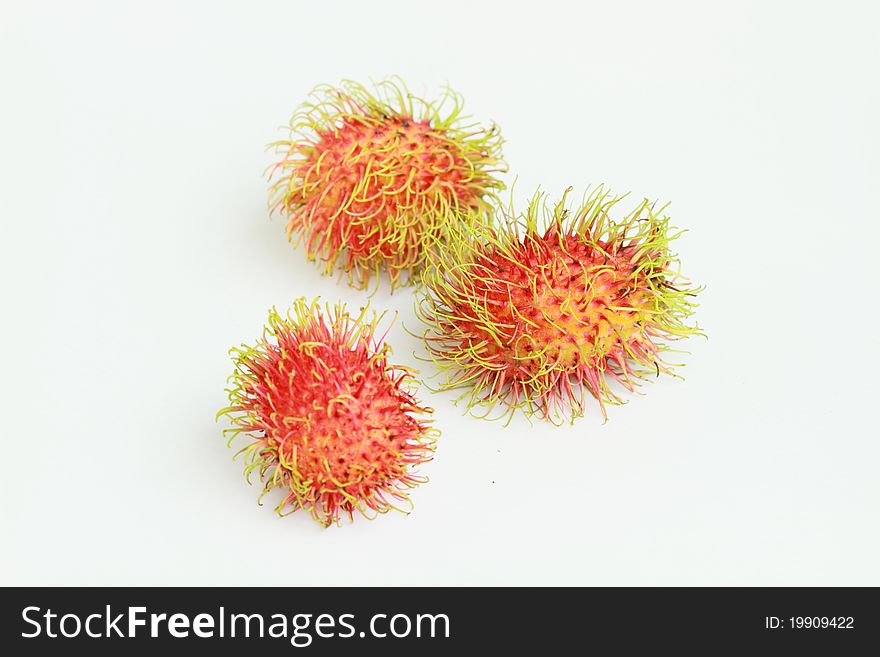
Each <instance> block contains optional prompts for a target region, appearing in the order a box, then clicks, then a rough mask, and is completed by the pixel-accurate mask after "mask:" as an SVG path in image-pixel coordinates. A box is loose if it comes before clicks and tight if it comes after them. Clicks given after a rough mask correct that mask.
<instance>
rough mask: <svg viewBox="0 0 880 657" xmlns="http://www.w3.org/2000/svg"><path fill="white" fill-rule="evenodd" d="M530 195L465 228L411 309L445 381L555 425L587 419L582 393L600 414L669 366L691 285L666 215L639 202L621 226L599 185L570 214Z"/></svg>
mask: <svg viewBox="0 0 880 657" xmlns="http://www.w3.org/2000/svg"><path fill="white" fill-rule="evenodd" d="M570 191H571V190H568V191H566V193H565V195H563V197H562V200H561V201H560V202H559V203H558V204H556V205H555V206H554V207H552V208H550V207H548V206H547V204H546V202H545V200H544V198H543V197H542V196H540V195H536V196H535V197H534V198H533V199H532V200H531V202H530V203H529V206H528V208H527V209H526V211H525V213H523V214H522V215H520V216H518V217H515V216H512V213H509V214H508V216H507V217H506V218H505V219H504V220H503V221H502V222H500V225H499V226H497V227H482V226H476V227H467V226H465V227H464V228H463V229H462V230H461V231H460V232H459V235H458V237H457V238H456V239H454V240H453V241H452V242H451V244H450V248H449V249H447V250H444V251H442V252H439V253H438V254H437V256H435V257H433V258H432V263H431V265H430V266H429V267H428V268H427V269H426V270H425V274H424V282H425V292H424V297H423V298H422V299H421V302H420V303H419V306H418V309H417V310H418V312H419V314H420V315H421V317H422V319H424V320H425V321H426V322H427V323H428V324H429V326H430V327H431V328H429V329H428V330H427V331H426V332H425V339H426V341H427V344H428V348H429V352H430V353H431V356H432V359H433V360H434V361H435V363H437V364H438V365H439V366H440V368H441V370H443V371H445V373H446V377H445V380H444V381H443V382H442V384H441V387H442V388H459V387H464V388H467V390H466V391H465V393H464V394H463V395H462V397H461V398H460V399H467V400H468V408H469V409H474V408H475V407H482V408H484V409H485V414H486V415H489V414H490V413H491V411H492V408H493V407H494V406H495V405H496V404H498V403H500V404H501V405H502V407H503V408H504V409H505V412H507V411H508V410H509V412H510V413H511V415H512V413H513V409H515V408H517V407H519V408H522V409H523V410H524V411H525V412H526V414H527V415H533V414H534V415H537V416H538V417H542V418H544V419H548V420H551V421H558V420H561V419H564V418H566V417H567V418H568V419H570V420H574V418H576V417H579V416H581V415H583V413H584V408H585V406H584V402H585V400H586V396H587V395H591V396H593V397H595V398H596V399H597V400H598V402H599V405H600V407H601V410H602V413H603V415H604V414H605V404H606V403H620V402H621V399H620V398H619V397H618V396H617V395H616V394H615V393H614V392H613V391H612V389H611V387H610V386H609V383H610V382H611V381H617V382H619V383H620V384H622V386H623V388H625V389H628V390H633V389H634V388H635V386H637V385H638V382H639V380H641V379H644V378H646V377H647V376H648V375H649V374H652V375H659V374H660V372H668V373H672V366H671V365H670V364H668V363H666V362H664V361H663V360H662V359H661V357H660V353H661V352H662V351H664V350H666V349H667V348H668V347H667V345H666V342H665V341H667V340H669V339H675V338H679V337H683V336H687V335H691V334H694V333H698V332H699V329H698V328H697V327H695V326H694V327H692V326H688V325H687V324H685V319H686V318H687V317H688V316H689V315H690V314H691V313H692V312H693V308H694V305H695V304H694V303H693V302H692V300H691V297H692V296H693V295H694V293H695V292H696V291H695V290H692V289H689V288H688V286H687V281H685V280H684V279H682V278H681V277H680V276H679V274H678V272H677V260H676V259H675V256H674V254H672V253H670V250H669V242H670V241H671V240H672V239H674V238H675V237H677V236H678V234H674V235H670V233H669V226H668V219H667V218H666V217H665V216H661V214H660V213H662V210H661V211H660V212H655V211H654V209H653V206H652V205H651V204H649V203H648V202H647V201H644V202H642V203H641V204H640V205H639V206H638V207H637V208H636V209H635V210H633V211H632V212H630V213H629V214H628V215H626V216H625V217H623V218H622V219H621V220H620V221H613V220H612V219H611V218H610V216H609V213H610V212H611V211H612V209H614V206H615V205H616V204H617V203H618V202H619V201H620V198H619V197H612V196H611V195H610V194H609V193H608V192H605V191H603V190H602V189H601V188H599V189H598V190H596V191H595V192H594V193H592V194H591V195H590V196H588V197H587V198H586V199H585V200H584V202H583V204H582V205H581V206H580V207H578V208H577V209H575V210H574V211H573V212H572V211H570V210H569V209H568V207H567V203H566V196H567V195H568V193H569V192H570Z"/></svg>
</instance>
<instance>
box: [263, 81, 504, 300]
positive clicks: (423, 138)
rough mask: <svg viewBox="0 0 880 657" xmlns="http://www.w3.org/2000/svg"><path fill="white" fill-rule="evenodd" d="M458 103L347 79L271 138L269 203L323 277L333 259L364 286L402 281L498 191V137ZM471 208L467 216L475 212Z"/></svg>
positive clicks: (452, 96) (323, 91)
mask: <svg viewBox="0 0 880 657" xmlns="http://www.w3.org/2000/svg"><path fill="white" fill-rule="evenodd" d="M462 109H463V105H462V99H461V96H459V95H458V94H456V93H454V92H453V91H451V90H449V89H447V90H446V92H445V93H444V94H443V95H442V97H441V98H439V99H438V100H436V101H427V100H422V99H420V98H416V97H415V96H413V95H412V94H411V93H410V92H409V90H408V89H407V88H406V86H405V85H404V84H403V82H402V81H401V80H399V79H398V78H391V79H388V80H385V81H383V82H380V83H378V84H376V85H375V93H371V92H370V91H368V90H367V89H366V88H365V87H363V86H361V85H359V84H356V83H354V82H348V81H346V82H343V83H342V84H341V87H339V88H335V87H331V86H326V85H322V86H319V87H317V88H315V90H314V91H313V92H312V101H311V102H308V103H305V104H304V105H303V106H302V107H301V108H300V109H299V110H298V111H297V112H296V113H295V114H294V116H293V118H292V119H291V121H290V136H289V139H287V140H283V141H278V142H275V143H274V144H271V145H270V146H274V147H275V149H276V152H277V153H278V155H279V158H280V159H279V161H278V162H277V163H276V164H275V165H274V167H272V177H277V179H276V180H275V182H274V184H273V185H272V187H271V192H270V205H271V206H272V209H273V211H278V212H280V213H282V214H283V215H285V216H286V217H287V234H288V238H289V239H290V240H291V241H292V242H295V243H298V242H299V241H300V240H303V239H304V240H305V251H306V255H307V257H308V258H309V260H318V259H320V260H321V261H322V262H323V263H324V273H325V274H329V273H331V272H332V271H333V269H334V268H335V266H336V264H337V261H340V262H341V265H342V268H343V270H344V271H345V272H346V273H347V274H348V279H349V283H350V284H351V285H352V286H354V287H359V288H364V287H366V286H367V285H368V283H369V280H370V277H371V276H372V275H375V274H378V273H379V272H380V271H385V272H387V273H388V276H389V278H390V283H391V288H392V290H393V289H394V288H395V287H396V286H398V285H400V284H403V283H406V282H409V281H410V280H411V279H412V276H413V274H415V273H416V272H418V270H419V268H420V267H421V266H422V264H423V263H424V260H425V257H426V251H427V250H430V249H434V248H436V246H437V244H438V243H440V242H442V241H443V238H444V235H445V232H446V230H447V228H448V227H449V225H450V224H453V223H455V222H456V221H457V220H459V219H460V218H461V217H462V216H463V215H468V216H470V217H474V216H476V217H478V218H479V217H480V216H481V213H480V212H479V211H481V210H485V208H486V207H487V200H488V199H491V198H492V197H493V195H494V194H495V191H496V190H498V189H501V188H502V187H503V185H502V183H501V182H500V181H499V180H498V179H497V178H496V177H495V174H497V173H498V172H501V171H504V170H505V165H504V162H503V160H502V159H501V155H500V152H501V136H500V133H499V131H498V129H497V127H496V126H495V125H492V126H491V127H489V128H484V127H483V126H481V125H479V124H477V123H474V122H473V121H471V120H469V119H468V118H467V117H465V116H463V115H462ZM474 211H477V212H476V214H475V212H474Z"/></svg>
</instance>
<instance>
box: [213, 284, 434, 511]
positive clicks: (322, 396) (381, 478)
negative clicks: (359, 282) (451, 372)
mask: <svg viewBox="0 0 880 657" xmlns="http://www.w3.org/2000/svg"><path fill="white" fill-rule="evenodd" d="M367 312H368V310H367V308H364V309H363V310H362V312H361V314H360V316H358V317H352V316H351V315H350V314H349V313H348V312H346V310H345V306H344V305H343V304H339V305H337V306H335V307H334V308H332V309H331V308H330V307H329V306H327V307H326V309H325V310H324V311H322V310H321V308H320V306H319V305H318V300H317V299H316V300H315V301H313V302H312V303H311V304H309V303H307V302H306V300H305V299H304V298H300V299H298V300H296V301H295V302H294V304H293V311H292V313H288V315H287V316H286V317H284V316H282V315H280V314H279V313H278V312H277V311H276V310H274V309H273V310H272V311H271V312H270V313H269V326H268V327H267V328H266V329H265V331H264V334H263V338H262V339H261V340H260V341H259V342H258V343H257V344H256V346H253V347H249V346H246V345H245V346H242V347H241V348H236V349H233V350H232V351H231V352H230V353H231V355H232V356H233V360H234V362H235V372H234V374H233V375H232V376H231V377H230V384H231V387H230V389H229V390H227V392H228V393H229V404H230V405H229V406H228V407H227V408H224V409H223V410H221V411H220V413H219V414H218V417H219V416H221V415H226V416H228V417H229V418H230V420H231V423H232V425H233V427H232V428H230V429H227V430H226V434H227V435H228V436H229V442H230V444H231V443H232V441H233V440H234V439H235V438H236V437H237V436H240V435H243V436H246V437H247V438H248V439H249V440H250V443H249V444H248V445H246V446H245V447H244V448H243V449H241V450H240V451H239V452H238V454H242V453H243V454H244V455H245V473H246V475H247V477H248V481H250V476H251V474H252V473H253V472H254V471H257V472H258V473H259V475H260V478H261V479H262V480H263V482H264V483H265V487H264V490H263V494H261V495H260V498H261V499H262V497H263V495H265V494H266V493H268V492H269V491H271V490H273V489H276V488H278V489H281V490H282V492H283V494H284V497H283V499H282V500H281V502H280V503H279V504H278V506H277V507H276V511H277V512H278V513H279V515H286V513H285V511H286V510H289V512H291V513H292V512H293V511H296V510H298V509H305V510H308V511H310V512H311V515H312V517H313V518H314V519H315V520H318V521H320V522H322V523H323V524H324V525H329V524H331V523H333V522H337V523H338V522H339V520H340V516H341V515H342V514H346V515H348V516H349V517H353V515H354V512H355V511H358V512H360V513H362V514H363V515H365V516H368V517H370V516H373V515H375V514H379V513H385V512H387V511H389V510H391V509H398V510H400V509H399V508H398V507H397V506H396V504H397V503H400V502H408V501H409V497H408V494H407V492H406V491H407V490H408V489H410V488H412V487H414V486H416V485H417V484H419V483H422V482H424V481H425V480H424V478H422V477H419V476H417V475H416V474H415V473H414V472H413V468H414V467H415V466H417V465H418V464H420V463H424V462H426V461H428V460H430V458H431V454H432V452H433V449H434V440H435V435H436V431H435V430H433V429H431V428H430V422H431V421H430V419H425V418H424V417H423V416H427V415H430V414H431V413H432V412H433V411H432V409H430V408H426V407H424V406H421V405H420V404H419V403H418V401H417V400H416V398H415V397H414V391H413V385H412V384H413V378H412V371H411V370H409V369H407V368H405V367H401V366H397V365H390V364H389V363H388V361H387V355H388V353H389V349H388V347H387V345H385V344H384V343H383V339H384V336H383V337H381V338H376V335H375V332H376V327H377V323H378V322H379V321H380V320H381V316H380V317H377V316H376V315H375V313H374V314H373V316H372V318H371V319H370V320H369V321H368V320H367V319H366V315H367ZM238 454H236V456H237V455H238Z"/></svg>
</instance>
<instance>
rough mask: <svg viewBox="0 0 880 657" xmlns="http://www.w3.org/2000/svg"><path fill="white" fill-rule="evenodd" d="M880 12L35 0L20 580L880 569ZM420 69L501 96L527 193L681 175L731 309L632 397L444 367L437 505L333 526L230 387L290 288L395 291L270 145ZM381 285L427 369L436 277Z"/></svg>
mask: <svg viewBox="0 0 880 657" xmlns="http://www.w3.org/2000/svg"><path fill="white" fill-rule="evenodd" d="M126 5H127V6H126ZM875 7H876V5H875V3H870V2H863V3H855V2H851V3H846V2H843V3H841V2H829V3H810V2H792V3H782V2H770V3H768V2H744V1H738V2H731V3H727V4H720V3H704V2H692V3H682V2H674V3H669V2H662V3H656V2H643V3H626V2H621V3H611V2H601V3H571V4H562V3H554V2H547V1H542V2H539V3H523V4H522V5H517V4H516V3H513V2H495V3H488V2H480V3H478V2H472V1H470V2H453V1H449V0H445V1H444V2H440V3H438V2H432V3H414V2H364V3H348V4H343V3H331V2H308V3H305V2H302V3H295V2H289V1H285V2H277V3H257V2H241V3H221V2H210V3H203V4H200V3H192V2H190V3H180V2H173V3H171V2H168V3H166V2H149V3H146V2H145V3H141V4H140V5H136V4H134V3H116V2H107V3H100V4H96V3H91V2H77V3H62V2H58V3H52V4H48V3H24V2H14V3H13V2H4V7H3V19H2V21H0V67H2V77H0V80H2V97H0V116H2V121H0V185H2V194H0V217H2V221H3V238H2V250H3V253H2V261H0V266H2V280H3V306H2V308H3V321H2V323H0V332H2V349H3V358H2V378H0V386H2V391H0V393H2V399H3V421H2V437H3V452H2V453H3V461H4V467H3V474H2V477H0V486H2V488H0V494H2V498H0V499H2V527H3V530H2V533H3V539H2V542H0V578H2V583H3V584H116V585H135V584H148V585H149V584H216V585H221V584H262V585H304V584H313V585H322V584H328V585H329V584H481V585H482V584H499V585H509V584H510V585H512V584H771V585H775V584H798V585H806V584H839V585H858V584H873V585H878V584H880V564H878V556H877V555H878V554H880V528H878V521H880V514H878V506H880V505H878V500H880V484H878V458H880V441H878V433H880V432H878V430H877V426H876V418H877V404H878V402H877V393H878V386H877V378H876V372H877V368H878V365H880V362H878V356H877V348H878V311H877V305H878V300H877V299H878V295H877V291H876V277H877V271H878V265H877V255H876V254H877V251H878V248H880V231H878V216H877V203H876V193H877V183H878V181H880V158H878V146H880V143H878V128H877V119H878V116H880V94H878V82H877V80H878V78H877V67H878V62H880V52H878V45H877V44H878V40H877V38H876V33H875V31H876V25H877V21H878V19H880V16H878V10H877V9H876V8H875ZM392 73H399V74H401V75H403V76H404V78H405V79H406V80H407V81H408V83H409V84H410V86H411V87H412V89H413V90H414V91H416V92H418V93H424V94H427V95H430V94H431V93H433V92H435V91H436V90H438V89H439V87H440V85H442V84H443V83H445V82H447V81H448V82H449V83H450V84H451V85H452V86H453V87H454V88H455V89H457V90H458V91H460V92H461V93H462V94H463V95H464V97H465V99H466V108H467V109H468V110H469V112H470V113H472V114H474V115H475V116H476V117H478V118H479V119H480V120H483V121H488V120H495V121H497V122H498V123H499V125H500V126H501V128H502V131H503V133H504V135H505V136H506V138H507V144H506V147H505V154H506V157H507V159H508V161H509V163H510V167H511V175H510V176H508V178H507V180H508V182H512V181H513V177H514V174H516V175H517V176H518V183H517V186H516V192H515V198H516V199H518V200H520V201H521V200H523V199H525V198H526V197H528V196H530V195H531V193H532V192H533V191H534V189H535V188H536V187H537V186H539V185H540V186H541V187H542V189H544V190H546V191H548V192H550V193H551V194H553V195H557V194H558V193H559V192H561V190H562V189H563V188H564V187H566V186H568V185H574V186H575V188H576V192H577V195H580V193H581V192H582V191H583V190H584V188H585V187H586V185H588V184H591V183H593V184H595V183H599V182H605V183H607V184H608V185H610V186H611V187H612V188H613V189H615V190H618V191H627V190H631V191H632V192H633V193H634V194H635V195H636V197H642V196H646V197H649V198H652V199H655V198H656V199H659V200H662V201H671V202H672V205H671V206H670V208H669V213H670V215H671V216H672V218H673V222H674V223H675V224H677V225H679V226H682V227H685V228H688V229H689V231H690V232H688V233H687V234H686V235H685V236H684V237H683V238H682V239H681V240H680V241H679V242H678V243H677V250H678V252H679V253H680V255H681V259H682V262H683V265H684V269H685V271H686V273H688V274H689V275H690V276H691V278H693V279H694V280H695V281H696V282H698V283H702V284H705V285H706V286H707V289H706V291H705V293H704V294H703V295H702V298H701V302H702V305H701V307H700V309H699V311H698V315H697V319H698V321H699V323H700V324H701V326H702V327H703V328H704V329H705V330H706V332H707V333H708V335H709V339H708V340H699V339H698V340H690V341H688V344H687V347H686V348H688V349H689V350H690V351H691V355H690V356H687V357H686V362H687V366H686V367H685V368H684V369H683V370H682V373H683V374H684V375H685V377H686V380H685V381H678V380H674V379H669V378H667V379H661V380H660V381H659V382H657V383H655V384H652V385H650V386H648V387H647V388H646V389H645V391H646V395H645V396H644V397H637V398H634V399H632V403H630V404H628V405H626V406H624V407H620V408H612V409H611V412H610V420H609V422H608V423H607V424H603V423H602V422H601V420H600V416H599V413H598V412H596V411H597V409H596V408H595V407H593V408H592V409H591V412H590V414H589V416H588V417H586V418H584V419H582V420H581V421H579V422H577V423H576V424H575V425H574V426H573V427H567V428H563V429H556V428H554V427H552V426H549V425H548V426H545V425H541V424H537V425H536V426H534V427H530V426H529V425H528V423H527V422H526V421H525V420H524V419H522V418H518V419H516V420H515V421H514V422H513V423H512V424H511V426H510V427H508V428H506V429H505V428H504V427H503V426H501V424H499V423H489V422H481V421H479V420H475V419H472V418H470V417H467V416H462V414H461V410H460V409H456V408H454V407H453V406H452V405H451V401H450V400H451V397H452V395H451V394H431V393H429V392H427V391H426V392H425V393H424V395H423V398H424V400H425V401H426V402H428V403H430V404H432V405H434V406H435V407H436V408H437V413H436V424H437V426H438V427H439V428H440V429H441V430H442V431H443V437H442V441H441V443H440V445H439V449H438V451H437V454H436V458H435V460H434V461H433V462H432V463H431V464H429V465H427V466H426V467H424V468H423V470H422V471H423V472H424V473H425V474H427V475H429V476H430V477H431V482H430V483H429V484H427V485H425V486H422V487H421V488H419V489H418V490H417V491H416V492H415V494H414V501H415V505H416V508H415V512H414V513H413V514H412V515H410V516H403V515H399V514H394V515H388V516H384V517H382V518H380V519H379V520H376V521H374V522H366V521H362V520H361V521H356V522H355V523H354V524H352V525H347V526H343V527H341V528H331V529H328V530H324V529H322V528H321V527H320V526H319V525H317V524H315V523H313V522H312V521H311V520H310V519H309V518H308V517H307V516H306V515H305V514H301V513H300V514H296V515H295V516H292V517H289V518H286V519H283V520H282V519H278V518H276V517H275V515H274V514H273V512H272V509H271V506H264V507H258V506H257V505H256V497H257V494H258V488H257V487H248V486H247V485H246V484H245V483H244V480H243V477H242V476H241V464H240V463H236V462H233V461H232V460H231V454H232V452H231V451H230V450H228V449H227V448H226V446H225V444H224V441H223V440H222V438H221V435H220V431H221V429H222V425H217V424H215V422H214V414H215V412H216V410H217V409H218V408H219V407H221V406H223V405H224V403H225V394H224V387H225V378H226V376H227V375H228V374H229V373H230V371H231V364H230V361H229V358H228V356H227V350H228V348H229V347H231V346H233V345H235V344H238V343H241V342H250V341H253V340H254V339H255V338H256V337H257V336H258V335H259V333H260V330H261V327H262V325H263V323H264V321H265V319H266V313H267V310H268V308H269V307H270V306H272V305H277V306H279V308H284V307H286V306H287V305H288V304H289V302H290V301H291V300H292V299H293V298H294V297H296V296H298V295H302V294H305V295H313V294H321V295H322V296H323V297H324V298H325V299H326V300H329V301H335V300H337V299H343V300H347V301H348V302H349V303H351V304H355V305H359V304H361V303H362V302H363V301H364V300H365V298H366V295H364V294H363V293H360V292H357V291H354V290H350V289H348V288H347V287H344V286H343V285H341V284H338V283H337V282H336V280H335V279H333V278H322V277H321V276H320V275H319V273H318V271H317V268H316V267H315V266H313V265H311V264H308V263H307V262H306V261H305V258H304V255H303V253H302V251H293V250H292V249H291V247H290V246H289V245H288V244H287V242H286V240H285V236H284V228H283V221H281V220H279V219H277V218H276V219H273V220H270V219H269V217H268V214H267V207H266V188H267V185H266V181H265V178H264V177H263V175H262V174H263V170H264V168H265V167H266V166H267V165H268V164H269V163H270V162H271V154H268V153H266V152H265V151H264V145H265V144H266V143H268V142H269V141H271V140H273V139H276V138H278V137H280V136H283V135H284V132H283V131H280V130H279V129H278V128H279V126H283V125H285V124H286V122H287V120H288V118H289V116H290V114H291V112H292V111H293V109H294V108H295V107H296V105H297V104H298V103H299V102H300V101H301V100H303V99H304V97H305V95H306V94H307V92H308V91H309V90H310V89H311V87H312V86H314V85H315V84H318V83H322V82H330V83H334V82H338V81H339V80H340V79H342V78H352V79H356V80H360V81H364V82H367V81H369V80H370V79H371V78H374V79H379V78H382V77H384V76H386V75H388V74H392ZM373 303H374V304H375V306H376V307H378V308H393V309H399V310H400V311H401V321H400V322H398V323H397V325H396V326H395V327H394V329H393V331H392V332H391V335H390V338H389V340H390V342H391V344H392V346H393V347H394V350H395V355H396V358H397V360H398V361H399V362H401V363H405V364H416V360H415V357H414V353H423V352H422V350H421V346H420V344H419V342H418V341H416V340H415V339H413V338H410V337H409V336H408V335H407V334H406V332H405V331H404V330H403V327H404V326H406V327H408V328H412V329H416V328H418V324H417V323H416V322H415V321H414V319H413V317H412V295H411V292H410V291H408V290H404V291H403V292H402V293H400V294H397V293H395V295H394V296H393V297H390V296H389V295H388V294H387V291H386V290H382V291H381V292H380V293H378V294H377V295H376V296H375V297H374V298H373ZM423 371H424V368H423ZM425 373H426V374H430V371H425Z"/></svg>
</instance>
